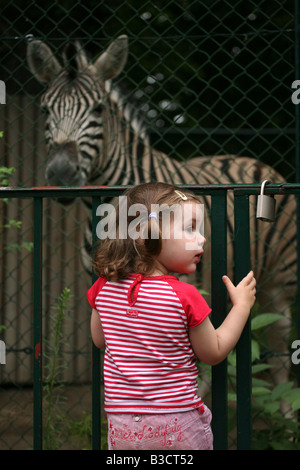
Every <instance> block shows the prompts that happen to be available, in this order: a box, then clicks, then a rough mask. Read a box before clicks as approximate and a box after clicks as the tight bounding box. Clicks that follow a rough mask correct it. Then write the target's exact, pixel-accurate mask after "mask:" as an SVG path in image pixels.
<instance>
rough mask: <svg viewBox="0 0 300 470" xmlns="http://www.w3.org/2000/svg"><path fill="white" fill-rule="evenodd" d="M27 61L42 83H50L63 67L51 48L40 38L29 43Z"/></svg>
mask: <svg viewBox="0 0 300 470" xmlns="http://www.w3.org/2000/svg"><path fill="white" fill-rule="evenodd" d="M27 62H28V65H29V68H30V71H31V72H32V73H33V75H34V76H35V78H36V79H37V80H38V81H40V82H41V83H50V82H51V81H52V80H53V78H54V77H55V76H56V75H58V73H59V72H60V71H61V68H62V67H61V65H60V63H59V62H58V60H57V59H56V58H55V57H54V54H53V52H52V51H51V49H50V48H49V47H48V46H47V45H46V44H45V43H44V42H43V41H40V40H38V39H36V40H33V41H30V42H29V43H28V46H27Z"/></svg>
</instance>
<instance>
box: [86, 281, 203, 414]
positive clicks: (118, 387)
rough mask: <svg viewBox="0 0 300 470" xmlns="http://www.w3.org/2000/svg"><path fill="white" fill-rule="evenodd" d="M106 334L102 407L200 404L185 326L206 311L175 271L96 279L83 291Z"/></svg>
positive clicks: (156, 409)
mask: <svg viewBox="0 0 300 470" xmlns="http://www.w3.org/2000/svg"><path fill="white" fill-rule="evenodd" d="M87 297H88V300H89V303H90V305H91V306H92V307H93V308H95V309H96V310H97V311H98V313H99V315H100V320H101V324H102V328H103V332H104V337H105V346H106V347H105V358H104V383H105V411H106V412H109V413H127V412H128V413H129V412H130V413H132V412H133V413H175V412H179V411H189V410H192V409H194V408H197V407H199V406H200V405H201V403H202V400H201V398H200V397H199V396H198V395H197V393H196V391H197V388H198V384H197V376H198V369H197V366H196V357H195V355H194V352H193V350H192V347H191V344H190V340H189V335H188V330H189V328H192V327H194V326H197V325H199V324H200V323H201V322H202V321H203V320H204V319H205V318H206V317H207V316H208V315H209V314H210V312H211V309H210V308H209V306H208V305H207V303H206V301H205V300H204V298H203V297H202V295H201V294H200V293H199V292H198V290H197V289H196V288H195V287H194V286H192V285H190V284H187V283H185V282H182V281H179V279H178V278H177V277H175V276H171V275H166V276H153V277H143V276H142V275H140V274H132V275H131V276H130V277H129V278H127V279H125V280H120V281H116V282H113V281H107V280H106V279H104V278H99V279H98V280H97V281H96V282H95V284H94V285H93V286H92V287H91V288H90V289H89V290H88V292H87Z"/></svg>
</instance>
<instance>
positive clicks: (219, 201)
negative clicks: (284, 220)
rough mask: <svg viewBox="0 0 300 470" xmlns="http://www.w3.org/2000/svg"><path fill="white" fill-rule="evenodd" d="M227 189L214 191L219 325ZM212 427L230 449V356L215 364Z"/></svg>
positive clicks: (219, 446) (218, 319)
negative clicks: (228, 360)
mask: <svg viewBox="0 0 300 470" xmlns="http://www.w3.org/2000/svg"><path fill="white" fill-rule="evenodd" d="M226 195H227V192H226V191H223V190H220V191H216V192H214V193H213V194H212V202H211V294H212V323H213V325H214V327H215V328H218V326H220V324H221V323H222V322H223V320H224V318H225V317H226V313H227V311H226V310H227V308H226V305H227V292H226V288H225V286H224V284H223V281H222V276H223V275H224V274H226V272H227V201H226ZM212 416H213V418H212V427H213V434H214V449H216V450H225V449H227V428H228V425H227V360H226V359H225V360H224V361H223V362H221V363H220V364H218V365H217V366H213V367H212Z"/></svg>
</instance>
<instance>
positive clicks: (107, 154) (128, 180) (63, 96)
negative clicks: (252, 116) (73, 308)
mask: <svg viewBox="0 0 300 470" xmlns="http://www.w3.org/2000/svg"><path fill="white" fill-rule="evenodd" d="M127 57H128V38H127V36H126V35H121V36H119V37H117V38H116V39H115V40H114V41H112V42H111V44H110V45H109V47H108V48H107V49H106V50H105V51H104V52H102V53H101V54H100V56H99V57H98V58H97V59H96V60H95V61H93V62H91V61H90V60H89V59H88V57H87V55H86V53H85V51H84V49H83V48H82V47H81V44H80V43H79V42H75V44H74V45H72V46H69V47H68V48H67V49H66V50H65V51H64V53H63V60H64V64H63V65H61V63H60V62H59V61H58V59H57V58H56V57H55V55H54V54H53V52H52V50H51V48H50V47H49V46H48V45H46V44H45V43H44V42H43V41H41V40H36V39H33V40H31V41H30V42H29V43H28V47H27V60H28V65H29V68H30V70H31V72H32V73H33V75H34V76H35V78H36V79H37V80H38V81H40V82H41V83H42V84H44V85H46V87H47V88H46V91H45V92H44V94H43V95H42V98H41V106H42V108H43V109H44V110H45V111H46V112H47V119H46V129H45V139H46V143H47V148H48V162H47V165H46V171H45V175H46V179H47V182H48V183H49V184H50V185H51V186H84V185H86V184H89V185H105V186H106V185H107V186H114V185H118V186H125V185H137V184H139V183H142V182H149V181H164V182H168V183H173V184H176V185H181V184H188V185H189V184H216V183H220V184H228V183H259V182H261V181H263V180H266V179H267V180H271V181H272V182H273V183H282V182H283V178H282V176H281V175H280V174H279V173H278V172H277V171H276V170H275V169H273V168H271V167H270V166H268V165H265V164H263V163H261V162H259V161H257V160H255V159H253V158H248V157H239V156H235V155H219V156H199V157H194V158H191V159H189V160H188V161H187V162H181V161H178V160H176V159H172V158H170V157H168V156H166V155H165V154H164V153H162V152H161V151H159V150H156V149H154V148H152V146H151V142H150V136H149V132H148V130H147V127H146V125H145V121H144V120H143V119H142V118H141V114H140V113H139V111H138V109H137V108H136V107H135V106H134V105H133V104H132V103H130V102H129V101H128V100H126V99H125V97H124V94H123V93H122V92H121V91H120V88H118V87H116V86H115V85H114V84H113V80H114V79H115V78H116V77H118V76H119V75H120V73H121V72H122V71H123V69H124V67H125V64H126V62H127ZM203 200H204V204H205V206H206V207H207V209H208V210H207V211H205V212H206V215H207V214H208V212H209V208H210V200H209V198H207V197H203ZM85 203H86V204H87V205H88V210H89V214H91V207H90V205H89V202H88V201H85ZM254 211H255V205H254V204H251V205H250V214H251V219H250V227H251V239H252V243H251V260H252V264H253V268H254V271H255V276H256V279H257V285H258V286H261V287H263V289H261V291H260V292H258V300H259V302H260V305H261V306H262V308H266V309H267V310H265V311H272V312H279V313H281V314H283V315H284V317H283V319H281V320H279V321H277V322H276V324H275V326H276V327H273V329H272V330H270V338H269V343H270V344H272V347H273V349H274V350H275V352H276V354H277V353H278V354H282V355H284V354H288V335H289V332H290V328H291V312H290V305H291V303H292V301H293V299H294V298H295V296H296V281H297V280H296V264H297V255H296V224H295V222H294V221H295V219H296V202H295V198H294V197H293V196H287V195H280V196H278V197H277V214H276V221H275V222H274V224H272V225H263V222H260V221H257V220H256V218H255V214H254ZM232 233H233V195H232V193H230V192H229V195H228V235H229V240H231V243H229V244H228V255H227V258H228V262H229V263H228V264H229V266H228V271H229V272H230V271H231V270H232V269H233V268H232V266H230V261H231V260H232V259H233V250H234V247H233V243H232ZM257 234H259V236H258V235H257ZM205 235H206V237H207V238H208V240H209V238H210V221H209V218H207V220H205ZM91 244H92V232H91V216H90V218H89V223H88V224H87V226H86V229H85V242H84V246H83V263H84V266H85V269H86V270H90V269H91V267H90V266H91V265H90V250H91ZM207 252H209V247H208V248H207ZM279 258H280V262H278V260H279ZM203 263H205V259H204V261H203ZM209 281H210V270H209V269H208V270H206V274H205V273H203V274H202V285H203V287H204V288H206V289H209V287H208V286H209ZM282 338H285V340H282ZM276 354H275V358H274V359H273V362H274V364H275V366H276V368H274V371H275V372H274V380H275V383H282V382H285V381H287V380H288V377H289V365H290V361H287V364H286V365H285V367H283V368H282V366H281V365H279V364H278V359H277V356H276Z"/></svg>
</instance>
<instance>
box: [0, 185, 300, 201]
mask: <svg viewBox="0 0 300 470" xmlns="http://www.w3.org/2000/svg"><path fill="white" fill-rule="evenodd" d="M179 186H181V187H182V188H185V189H191V190H192V191H195V192H196V193H197V194H206V195H210V194H214V193H215V192H216V191H220V192H222V191H234V190H236V189H240V190H245V191H247V192H248V194H249V195H250V194H254V195H256V194H259V193H260V189H261V184H215V185H214V184H191V185H179ZM128 187H130V186H111V187H109V186H82V187H50V186H46V187H32V188H19V187H1V188H0V197H9V198H18V197H30V198H35V197H43V198H44V197H51V198H56V197H74V198H75V197H83V196H87V197H93V196H98V197H100V196H103V197H107V196H111V197H113V196H117V195H120V194H122V193H123V191H124V189H126V188H128ZM265 193H266V194H275V195H276V194H300V183H274V184H273V183H270V184H268V185H267V186H266V187H265Z"/></svg>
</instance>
